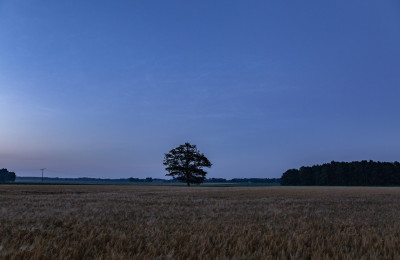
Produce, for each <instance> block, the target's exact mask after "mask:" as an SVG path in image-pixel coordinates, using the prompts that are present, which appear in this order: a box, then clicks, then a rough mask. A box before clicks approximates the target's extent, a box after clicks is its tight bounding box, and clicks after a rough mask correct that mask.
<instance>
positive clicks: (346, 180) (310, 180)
mask: <svg viewBox="0 0 400 260" xmlns="http://www.w3.org/2000/svg"><path fill="white" fill-rule="evenodd" d="M281 185H332V186H343V185H344V186H400V163H399V162H397V161H396V162H393V163H392V162H374V161H365V160H364V161H361V162H335V161H332V162H331V163H325V164H323V165H313V166H311V167H301V168H300V169H299V170H297V169H290V170H287V171H286V172H285V173H283V175H282V178H281Z"/></svg>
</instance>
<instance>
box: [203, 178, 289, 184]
mask: <svg viewBox="0 0 400 260" xmlns="http://www.w3.org/2000/svg"><path fill="white" fill-rule="evenodd" d="M280 180H281V179H280V178H271V179H270V178H234V179H224V178H209V179H206V180H205V181H204V182H208V183H226V182H229V183H280Z"/></svg>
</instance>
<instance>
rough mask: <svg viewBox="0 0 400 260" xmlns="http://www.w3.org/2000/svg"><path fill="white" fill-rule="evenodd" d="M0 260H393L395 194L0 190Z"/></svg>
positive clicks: (397, 237) (397, 255)
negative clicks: (279, 259)
mask: <svg viewBox="0 0 400 260" xmlns="http://www.w3.org/2000/svg"><path fill="white" fill-rule="evenodd" d="M0 212H1V214H0V233H1V237H0V258H4V259H13V258H17V259H20V258H25V259H28V258H32V259H43V258H44V259H56V258H59V259H82V258H87V259H135V258H136V259H154V258H156V259H194V258H197V259H216V258H218V259H232V258H234V259H275V258H283V259H285V258H295V259H324V258H325V259H329V258H332V259H361V258H364V259H369V258H374V259H376V258H379V259H384V258H388V259H400V247H399V243H400V221H399V219H400V188H361V187H359V188H356V187H354V188H352V187H243V188H240V187H190V188H187V187H165V186H163V187H157V186H105V185H104V186H100V185H97V186H95V185H88V186H85V185H0Z"/></svg>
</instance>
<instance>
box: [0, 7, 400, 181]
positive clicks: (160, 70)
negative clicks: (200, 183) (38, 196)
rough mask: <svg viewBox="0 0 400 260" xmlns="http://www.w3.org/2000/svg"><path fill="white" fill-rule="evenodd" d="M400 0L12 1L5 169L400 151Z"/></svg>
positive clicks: (109, 167)
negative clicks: (193, 152)
mask: <svg viewBox="0 0 400 260" xmlns="http://www.w3.org/2000/svg"><path fill="white" fill-rule="evenodd" d="M399 97H400V2H399V1H398V0H387V1H386V0H385V1H381V0H374V1H370V0H360V1H347V0H346V1H319V0H318V1H232V0H229V1H215V0H212V1H207V0H202V1H188V0H182V1H161V0H160V1H152V0H148V1H147V0H146V1H99V0H96V1H94V0H93V1H80V0H79V1H71V0H68V1H50V0H49V1H12V0H0V120H1V127H0V167H5V168H8V169H9V170H12V171H16V173H17V175H19V176H40V171H39V169H40V168H43V167H46V168H47V169H48V170H47V172H46V175H47V176H50V177H56V176H59V177H82V176H87V177H109V178H124V177H139V178H143V177H154V178H160V177H164V175H165V171H164V167H163V165H162V160H163V156H164V153H166V152H168V151H169V150H170V149H172V148H174V147H176V146H178V145H180V144H182V143H184V142H186V141H189V142H191V143H194V144H197V146H198V148H199V150H200V151H201V152H203V153H205V155H206V156H207V157H208V158H209V159H210V161H211V162H212V163H213V164H214V166H213V168H212V169H210V170H209V175H208V176H209V177H224V178H235V177H280V176H281V174H282V173H283V172H284V171H285V170H287V169H289V168H298V167H300V166H302V165H313V164H320V163H324V162H330V161H332V160H335V161H353V160H362V159H366V160H370V159H371V160H380V161H395V160H400V136H399V133H400V120H399V115H400V103H399Z"/></svg>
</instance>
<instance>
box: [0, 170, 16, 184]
mask: <svg viewBox="0 0 400 260" xmlns="http://www.w3.org/2000/svg"><path fill="white" fill-rule="evenodd" d="M15 178H16V175H15V172H9V171H8V170H7V169H5V168H3V169H1V170H0V182H12V181H15Z"/></svg>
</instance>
